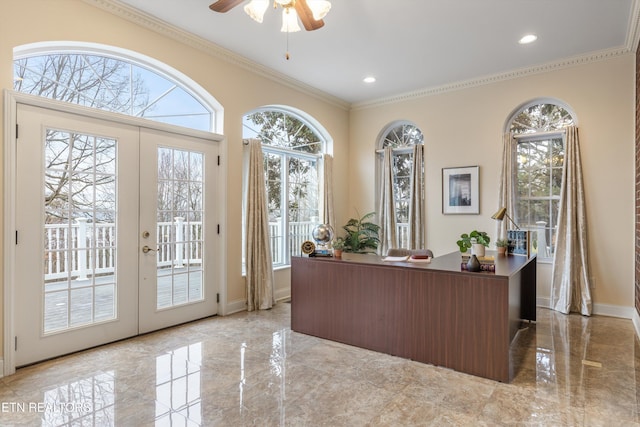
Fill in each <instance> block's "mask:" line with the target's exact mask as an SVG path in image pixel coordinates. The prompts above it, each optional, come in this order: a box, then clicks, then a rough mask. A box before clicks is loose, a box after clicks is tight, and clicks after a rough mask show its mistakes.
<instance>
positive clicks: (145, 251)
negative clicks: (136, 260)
mask: <svg viewBox="0 0 640 427" xmlns="http://www.w3.org/2000/svg"><path fill="white" fill-rule="evenodd" d="M155 251H156V249H151V248H150V247H149V246H147V245H144V246H143V247H142V252H143V253H145V254H146V253H149V252H155Z"/></svg>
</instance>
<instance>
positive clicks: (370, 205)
mask: <svg viewBox="0 0 640 427" xmlns="http://www.w3.org/2000/svg"><path fill="white" fill-rule="evenodd" d="M634 68H635V59H634V55H633V54H629V55H626V56H619V57H615V58H612V59H608V60H603V61H598V62H591V63H588V64H585V65H579V66H574V67H570V68H566V69H562V70H558V71H551V72H546V73H542V74H537V75H531V76H528V77H522V78H517V79H513V80H506V81H502V82H499V83H494V84H488V85H484V86H477V87H473V88H468V89H463V90H458V91H451V92H446V93H442V94H438V95H433V96H426V97H422V98H416V99H411V100H406V101H402V102H396V103H390V104H386V105H379V106H375V107H369V108H362V109H358V108H356V109H354V111H352V113H351V121H350V126H351V130H350V136H349V140H350V141H351V146H350V150H351V152H350V156H351V157H350V158H351V160H352V164H354V165H355V167H354V168H352V170H351V172H350V175H349V179H350V181H351V188H350V193H349V200H350V201H351V204H354V205H356V206H358V207H359V208H360V209H361V211H367V210H373V209H374V208H375V206H376V202H375V198H374V185H373V171H374V149H375V143H376V137H377V135H378V133H379V132H380V131H381V130H382V129H383V128H384V127H385V126H386V125H387V124H388V123H390V122H392V121H394V120H398V119H406V120H411V121H413V122H414V123H415V124H416V125H418V127H419V128H420V129H421V130H422V131H423V132H424V136H425V167H426V171H427V172H426V180H427V182H426V202H427V246H428V247H430V248H431V249H433V250H434V251H435V253H436V255H438V254H443V253H447V252H451V251H455V250H457V246H456V244H455V242H456V240H457V238H458V236H459V235H460V234H461V233H463V232H468V231H471V230H473V229H476V228H477V229H481V230H485V231H487V232H488V233H489V235H490V236H492V238H493V239H494V240H495V233H496V230H495V223H494V221H493V220H491V218H490V216H491V215H492V214H493V213H494V212H495V211H496V209H497V203H498V201H497V200H498V199H497V188H498V182H499V174H500V173H499V170H500V159H501V154H502V147H501V145H502V143H501V138H502V136H501V135H502V133H503V131H504V127H505V122H506V120H507V119H508V118H509V116H510V115H511V114H512V112H513V111H514V110H515V109H516V108H517V107H519V106H520V105H521V104H523V103H525V102H527V101H530V100H532V99H536V98H541V97H547V98H556V99H559V100H562V101H564V102H565V103H567V104H568V105H569V106H570V107H571V108H572V109H573V111H574V112H575V114H576V116H577V119H578V126H579V132H580V140H581V149H582V150H581V152H582V161H583V167H584V181H585V185H586V199H587V215H588V221H589V238H590V245H589V247H590V250H591V270H592V275H593V277H594V278H595V289H594V290H593V295H592V296H593V300H594V303H595V304H596V305H598V307H597V309H598V310H600V311H601V312H611V311H618V308H619V307H620V306H621V307H625V308H629V307H633V301H634V298H633V283H634V279H633V272H634V268H633V251H634V205H633V203H634V200H635V197H634V155H635V151H634V81H635V80H634ZM470 165H479V166H480V198H481V200H480V215H443V214H442V213H441V212H442V202H441V197H442V196H441V182H442V179H441V169H442V168H443V167H451V166H470ZM538 271H539V275H538V298H539V301H541V302H544V300H545V299H548V298H549V292H550V285H549V281H550V271H551V268H550V266H549V265H541V266H540V268H539V270H538ZM611 306H613V307H611ZM596 311H597V310H596ZM623 311H624V310H623ZM629 313H630V312H629ZM629 316H630V314H629Z"/></svg>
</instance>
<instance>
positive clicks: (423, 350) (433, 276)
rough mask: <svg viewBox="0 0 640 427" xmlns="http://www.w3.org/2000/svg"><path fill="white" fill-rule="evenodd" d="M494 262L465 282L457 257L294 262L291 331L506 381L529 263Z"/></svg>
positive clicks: (530, 306)
mask: <svg viewBox="0 0 640 427" xmlns="http://www.w3.org/2000/svg"><path fill="white" fill-rule="evenodd" d="M487 255H494V254H493V253H488V254H487ZM495 258H496V271H495V273H487V272H479V273H471V272H467V271H461V268H460V262H461V257H460V254H459V253H458V252H455V253H452V254H448V255H444V256H442V257H437V258H434V259H433V260H432V262H431V263H429V264H426V263H410V262H385V261H382V258H381V257H379V256H376V255H358V254H343V258H342V259H339V258H304V257H294V258H293V259H292V268H291V329H292V330H294V331H296V332H301V333H304V334H308V335H314V336H317V337H321V338H326V339H329V340H333V341H338V342H342V343H346V344H350V345H354V346H358V347H362V348H367V349H370V350H375V351H380V352H383V353H387V354H391V355H395V356H399V357H404V358H408V359H412V360H416V361H419V362H424V363H430V364H434V365H438V366H444V367H447V368H451V369H454V370H456V371H460V372H466V373H468V374H472V375H478V376H481V377H485V378H490V379H494V380H498V381H502V382H509V381H510V380H511V378H512V375H513V364H512V363H511V361H510V357H509V354H510V352H509V347H510V344H511V341H512V339H513V338H514V336H515V334H516V333H517V331H518V329H519V326H520V324H521V321H522V320H532V321H535V319H536V307H535V301H536V259H535V257H534V258H526V257H520V256H506V257H499V256H497V255H495Z"/></svg>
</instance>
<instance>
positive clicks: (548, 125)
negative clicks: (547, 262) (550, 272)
mask: <svg viewBox="0 0 640 427" xmlns="http://www.w3.org/2000/svg"><path fill="white" fill-rule="evenodd" d="M573 124H574V116H573V114H571V112H570V111H569V108H568V107H565V106H563V105H561V103H560V102H557V101H546V102H541V101H535V102H531V103H528V104H526V105H524V106H523V107H521V108H519V109H518V110H517V111H516V112H515V113H514V114H513V115H512V116H511V119H510V120H509V121H508V124H507V129H508V131H509V132H511V133H512V134H513V135H514V138H515V140H516V142H517V143H516V144H515V147H516V148H515V153H514V157H513V162H514V166H515V168H514V170H515V172H516V176H515V199H516V200H515V203H514V209H515V212H514V220H515V222H516V224H518V225H519V226H520V227H521V228H523V229H528V230H531V231H532V232H533V233H532V236H531V240H532V245H531V249H532V250H533V251H534V252H537V254H538V258H539V259H545V258H551V257H552V256H553V252H554V249H555V232H556V226H557V222H558V206H559V199H560V190H561V188H562V167H563V165H564V154H565V151H564V135H565V132H564V128H565V127H567V126H570V125H573Z"/></svg>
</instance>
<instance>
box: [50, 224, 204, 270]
mask: <svg viewBox="0 0 640 427" xmlns="http://www.w3.org/2000/svg"><path fill="white" fill-rule="evenodd" d="M44 228H45V238H44V243H45V253H44V255H45V259H44V264H45V265H44V267H45V271H44V273H45V281H48V280H56V279H62V278H67V277H69V276H70V277H72V278H74V279H77V280H85V279H87V278H88V276H91V275H95V276H97V275H107V274H113V273H114V271H115V260H116V254H115V250H116V235H115V224H113V223H88V222H87V220H86V219H85V218H80V219H78V220H76V223H75V224H72V225H71V226H69V225H67V224H45V227H44ZM156 236H157V239H158V243H157V244H158V250H157V252H156V258H157V264H158V267H167V266H171V265H173V266H174V267H184V265H185V263H188V264H190V265H194V264H202V242H203V237H204V236H203V234H202V223H201V222H190V223H187V222H185V221H184V218H180V217H177V218H176V219H175V221H174V222H159V223H158V225H157V230H156Z"/></svg>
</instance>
